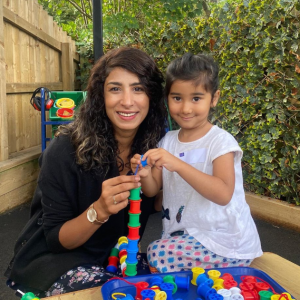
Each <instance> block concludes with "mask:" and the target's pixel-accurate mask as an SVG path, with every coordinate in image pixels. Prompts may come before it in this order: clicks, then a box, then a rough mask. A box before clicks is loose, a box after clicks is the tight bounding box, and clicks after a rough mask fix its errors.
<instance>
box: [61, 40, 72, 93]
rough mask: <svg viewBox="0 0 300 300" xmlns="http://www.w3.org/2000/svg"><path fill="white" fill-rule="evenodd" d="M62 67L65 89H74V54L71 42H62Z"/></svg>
mask: <svg viewBox="0 0 300 300" xmlns="http://www.w3.org/2000/svg"><path fill="white" fill-rule="evenodd" d="M61 68H62V83H63V90H64V91H73V90H74V82H73V76H72V75H73V72H74V70H73V55H72V49H71V44H70V43H62V44H61Z"/></svg>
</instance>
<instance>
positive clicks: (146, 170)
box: [130, 154, 151, 178]
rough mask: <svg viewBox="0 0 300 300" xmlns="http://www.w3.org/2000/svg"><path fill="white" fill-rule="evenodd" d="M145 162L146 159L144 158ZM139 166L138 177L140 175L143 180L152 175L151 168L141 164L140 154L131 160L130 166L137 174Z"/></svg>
mask: <svg viewBox="0 0 300 300" xmlns="http://www.w3.org/2000/svg"><path fill="white" fill-rule="evenodd" d="M143 160H144V157H143ZM138 165H139V168H138V172H137V175H139V176H140V177H141V178H145V177H147V176H148V175H149V174H150V173H151V167H149V166H145V167H143V166H142V163H141V155H140V154H135V155H134V156H133V157H132V158H131V160H130V166H131V171H132V172H133V173H135V171H136V168H137V166H138Z"/></svg>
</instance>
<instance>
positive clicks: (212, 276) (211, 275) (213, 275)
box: [207, 270, 221, 281]
mask: <svg viewBox="0 0 300 300" xmlns="http://www.w3.org/2000/svg"><path fill="white" fill-rule="evenodd" d="M207 275H208V277H209V278H210V279H212V280H214V281H215V280H217V279H218V278H219V277H220V276H221V272H220V271H217V270H210V271H208V272H207Z"/></svg>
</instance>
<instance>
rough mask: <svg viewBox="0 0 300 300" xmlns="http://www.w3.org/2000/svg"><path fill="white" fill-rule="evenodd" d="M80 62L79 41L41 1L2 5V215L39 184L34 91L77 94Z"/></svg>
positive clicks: (12, 1) (13, 0) (6, 0)
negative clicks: (48, 90) (74, 91)
mask: <svg viewBox="0 0 300 300" xmlns="http://www.w3.org/2000/svg"><path fill="white" fill-rule="evenodd" d="M78 62H79V56H78V54H77V53H76V48H75V42H74V41H73V40H72V39H71V38H70V37H69V36H67V34H66V32H64V31H63V30H62V29H61V28H60V27H59V26H58V25H57V24H56V23H55V22H54V21H53V17H51V16H49V15H48V14H47V12H46V11H44V10H43V8H42V7H41V6H40V5H39V4H38V2H37V0H3V1H1V2H0V212H1V211H3V210H6V209H8V208H10V207H13V206H14V204H13V203H12V202H16V201H17V203H20V202H23V201H25V198H30V197H31V196H32V192H33V187H35V185H36V184H35V182H36V178H37V174H38V166H37V157H38V156H39V154H40V152H41V146H40V144H41V125H40V123H41V115H40V112H38V111H36V110H34V109H33V107H32V106H31V105H30V102H29V100H30V98H31V94H32V92H33V91H34V90H35V89H36V88H38V87H41V86H44V87H47V88H49V89H50V90H65V91H68V90H74V78H75V70H76V68H77V66H78ZM28 184H29V185H30V187H29V186H28ZM25 186H27V187H25ZM13 197H17V199H20V198H22V199H23V200H22V199H21V200H20V201H19V200H16V198H15V199H14V200H12V198H13ZM8 202H10V204H8Z"/></svg>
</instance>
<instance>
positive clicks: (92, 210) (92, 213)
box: [86, 203, 109, 225]
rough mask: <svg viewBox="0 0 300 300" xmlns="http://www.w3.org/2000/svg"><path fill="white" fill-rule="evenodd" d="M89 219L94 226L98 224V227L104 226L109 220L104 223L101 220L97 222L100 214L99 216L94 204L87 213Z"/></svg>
mask: <svg viewBox="0 0 300 300" xmlns="http://www.w3.org/2000/svg"><path fill="white" fill-rule="evenodd" d="M86 215H87V219H88V220H89V221H90V222H91V223H93V224H96V225H101V224H104V223H105V222H107V221H108V219H109V218H107V219H106V220H104V221H100V220H97V217H98V214H97V211H96V209H95V208H94V203H93V204H91V205H90V207H89V209H88V211H87V214H86Z"/></svg>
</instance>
